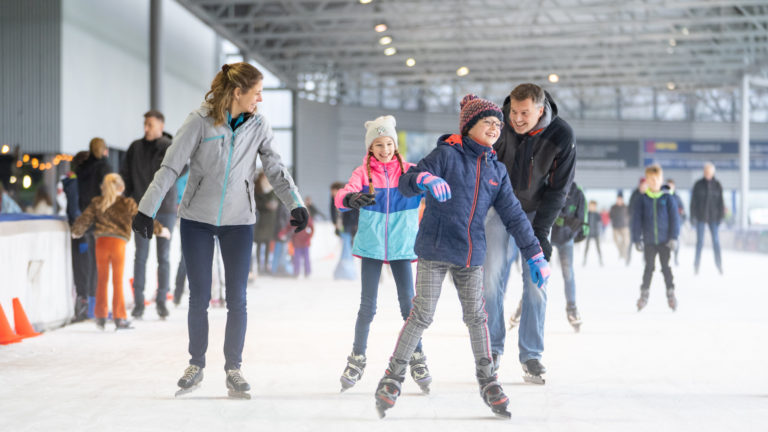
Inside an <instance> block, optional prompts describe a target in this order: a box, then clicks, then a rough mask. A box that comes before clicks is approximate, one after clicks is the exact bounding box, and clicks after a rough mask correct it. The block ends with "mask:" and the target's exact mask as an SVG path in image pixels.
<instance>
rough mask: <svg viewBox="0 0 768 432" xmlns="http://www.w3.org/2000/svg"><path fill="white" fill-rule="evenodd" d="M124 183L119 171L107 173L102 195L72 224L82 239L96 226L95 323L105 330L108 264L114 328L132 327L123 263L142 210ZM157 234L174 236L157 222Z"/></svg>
mask: <svg viewBox="0 0 768 432" xmlns="http://www.w3.org/2000/svg"><path fill="white" fill-rule="evenodd" d="M123 191H125V183H124V182H123V178H122V177H120V175H119V174H107V175H106V176H104V181H103V182H102V183H101V196H97V197H94V198H93V199H92V200H91V203H90V204H89V205H88V207H87V208H86V209H85V211H83V214H81V215H80V216H79V217H78V218H77V219H76V220H75V223H74V224H73V225H72V238H80V237H82V236H83V234H85V232H86V231H88V228H90V227H91V225H94V229H93V232H94V235H95V236H96V250H95V252H96V269H97V274H98V277H97V284H96V309H95V311H94V316H95V317H96V325H97V326H98V327H99V328H100V329H102V330H104V325H105V324H106V322H107V315H108V313H109V306H108V305H107V285H108V284H109V281H108V279H109V267H110V265H111V266H112V290H113V291H112V316H113V317H114V319H115V330H119V329H129V328H132V327H131V323H130V322H129V321H128V320H127V319H126V318H127V315H126V313H125V302H124V300H123V266H124V264H125V244H126V243H127V242H128V240H130V239H131V220H132V219H133V216H135V215H136V213H137V212H138V211H139V207H138V205H137V204H136V201H134V200H133V198H126V197H124V196H122V195H123ZM154 233H155V234H157V235H158V236H160V237H164V238H171V233H170V231H168V228H165V227H163V226H162V225H161V224H160V222H158V221H155V223H154Z"/></svg>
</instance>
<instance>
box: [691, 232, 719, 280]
mask: <svg viewBox="0 0 768 432" xmlns="http://www.w3.org/2000/svg"><path fill="white" fill-rule="evenodd" d="M707 226H709V233H710V234H711V235H712V249H714V251H715V264H716V265H717V268H718V270H720V271H721V272H722V270H723V262H722V260H721V258H720V235H719V234H718V231H719V230H720V223H718V222H698V223H696V260H695V261H694V263H693V267H694V269H695V270H696V271H698V270H699V264H700V263H701V249H702V248H703V247H704V229H705V228H706V227H707Z"/></svg>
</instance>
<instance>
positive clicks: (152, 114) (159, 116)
mask: <svg viewBox="0 0 768 432" xmlns="http://www.w3.org/2000/svg"><path fill="white" fill-rule="evenodd" d="M150 117H154V118H156V119H158V120H160V121H161V122H163V123H165V116H164V115H163V113H161V112H160V111H158V110H149V111H147V112H145V113H144V118H150Z"/></svg>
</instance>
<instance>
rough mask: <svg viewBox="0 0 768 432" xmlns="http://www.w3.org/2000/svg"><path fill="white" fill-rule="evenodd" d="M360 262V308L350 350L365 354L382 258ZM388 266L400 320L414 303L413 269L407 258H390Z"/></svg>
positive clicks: (419, 350) (406, 316)
mask: <svg viewBox="0 0 768 432" xmlns="http://www.w3.org/2000/svg"><path fill="white" fill-rule="evenodd" d="M362 261H363V262H362V265H361V270H360V273H361V279H362V285H363V289H362V292H361V293H360V310H359V311H358V312H357V322H356V323H355V343H354V345H353V346H352V350H353V351H354V353H355V354H365V350H366V348H367V347H368V331H369V330H370V328H371V322H373V316H374V315H376V299H377V297H378V295H379V278H380V277H381V265H382V264H384V261H380V260H377V259H373V258H363V259H362ZM389 267H390V268H391V269H392V275H393V276H394V277H395V285H397V301H398V302H399V303H400V315H402V317H403V320H405V319H408V315H410V313H411V307H412V306H413V272H411V261H410V260H396V261H390V262H389ZM416 351H418V352H421V340H419V344H418V345H417V346H416Z"/></svg>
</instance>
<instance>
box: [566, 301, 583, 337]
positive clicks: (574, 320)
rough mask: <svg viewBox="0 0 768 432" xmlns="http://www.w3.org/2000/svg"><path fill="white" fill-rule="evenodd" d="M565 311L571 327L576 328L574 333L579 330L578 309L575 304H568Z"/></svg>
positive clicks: (579, 315) (579, 317)
mask: <svg viewBox="0 0 768 432" xmlns="http://www.w3.org/2000/svg"><path fill="white" fill-rule="evenodd" d="M565 312H566V314H567V316H568V322H569V323H570V324H571V325H572V326H573V329H574V330H576V333H578V332H579V330H581V314H579V309H578V308H576V305H569V306H568V307H567V308H566V309H565Z"/></svg>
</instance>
